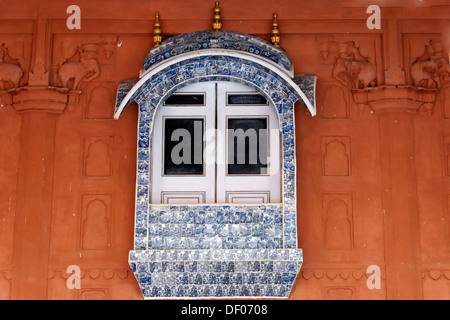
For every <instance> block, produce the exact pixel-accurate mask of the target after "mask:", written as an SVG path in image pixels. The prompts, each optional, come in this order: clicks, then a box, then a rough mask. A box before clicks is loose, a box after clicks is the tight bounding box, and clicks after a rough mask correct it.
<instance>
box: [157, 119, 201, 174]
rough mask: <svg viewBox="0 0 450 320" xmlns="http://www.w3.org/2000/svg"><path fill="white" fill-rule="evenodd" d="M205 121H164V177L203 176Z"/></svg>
mask: <svg viewBox="0 0 450 320" xmlns="http://www.w3.org/2000/svg"><path fill="white" fill-rule="evenodd" d="M203 128H204V119H186V118H177V119H175V118H165V119H164V137H163V139H164V175H203Z"/></svg>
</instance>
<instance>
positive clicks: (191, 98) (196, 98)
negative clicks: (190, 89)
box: [164, 93, 205, 106]
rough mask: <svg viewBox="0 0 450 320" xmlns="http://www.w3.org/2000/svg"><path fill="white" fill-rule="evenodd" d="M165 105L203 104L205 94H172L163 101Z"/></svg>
mask: <svg viewBox="0 0 450 320" xmlns="http://www.w3.org/2000/svg"><path fill="white" fill-rule="evenodd" d="M164 105H166V106H176V105H189V106H204V105H205V94H203V93H199V94H181V93H180V94H178V93H177V94H173V95H171V96H170V97H168V98H167V99H166V101H165V102H164Z"/></svg>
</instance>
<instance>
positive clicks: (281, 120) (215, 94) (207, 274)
mask: <svg viewBox="0 0 450 320" xmlns="http://www.w3.org/2000/svg"><path fill="white" fill-rule="evenodd" d="M315 80H316V77H315V76H314V75H298V76H294V74H293V67H292V65H291V62H290V60H289V58H288V57H287V55H286V54H285V53H284V51H283V50H281V49H279V48H277V47H275V46H273V45H271V44H270V43H268V42H266V41H263V40H261V39H258V38H256V37H253V36H249V35H244V34H240V33H235V32H221V31H220V32H209V31H202V32H194V33H189V34H183V35H179V36H176V37H172V38H170V39H168V40H166V41H165V42H163V43H162V44H161V45H160V46H158V47H156V48H154V49H152V50H151V51H150V53H149V54H148V56H147V58H146V59H145V61H144V70H143V72H142V73H141V77H140V79H138V80H127V81H123V82H122V83H121V85H120V86H119V90H118V95H117V102H116V110H115V118H116V119H118V118H119V117H120V114H121V113H122V112H123V111H124V109H125V107H126V106H127V105H128V104H129V103H130V102H132V101H133V100H134V101H136V102H137V103H138V105H139V126H138V150H137V179H136V219H135V242H134V250H133V251H131V252H130V256H129V262H130V266H131V267H132V269H133V271H134V273H135V276H136V279H137V281H138V283H139V285H140V288H141V290H142V292H143V295H144V297H145V298H183V297H184V298H209V297H210V298H212V297H287V296H288V295H289V293H290V290H291V288H292V285H293V283H294V280H295V278H296V276H297V274H298V272H299V270H300V267H301V264H302V261H303V260H302V250H301V249H299V248H297V222H296V159H295V126H294V104H295V103H296V101H297V100H299V101H300V102H301V103H303V104H304V105H305V106H306V107H307V108H308V110H309V111H310V112H311V114H312V115H314V114H315V102H314V87H315Z"/></svg>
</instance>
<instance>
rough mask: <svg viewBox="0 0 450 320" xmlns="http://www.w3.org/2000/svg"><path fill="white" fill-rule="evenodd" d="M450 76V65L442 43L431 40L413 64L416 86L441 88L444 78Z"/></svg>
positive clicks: (412, 78)
mask: <svg viewBox="0 0 450 320" xmlns="http://www.w3.org/2000/svg"><path fill="white" fill-rule="evenodd" d="M449 77H450V66H449V63H448V61H447V59H445V58H444V50H443V47H442V43H441V42H439V41H437V42H436V41H430V42H429V43H428V45H427V46H426V48H425V53H424V54H423V55H422V56H421V57H419V58H417V59H416V61H415V62H414V63H413V65H412V66H411V80H412V84H413V85H414V86H416V87H423V88H428V89H433V88H440V87H441V81H442V80H448V79H449Z"/></svg>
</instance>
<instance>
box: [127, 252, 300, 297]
mask: <svg viewBox="0 0 450 320" xmlns="http://www.w3.org/2000/svg"><path fill="white" fill-rule="evenodd" d="M302 262H303V256H302V250H301V249H212V250H201V249H200V250H135V251H131V252H130V256H129V263H130V266H131V268H132V270H133V272H134V273H135V276H136V279H137V281H138V283H139V286H140V288H141V291H142V293H143V295H144V298H145V299H170V298H175V299H180V298H183V299H189V298H191V299H200V298H213V297H221V298H249V297H257V298H264V297H267V298H287V297H288V296H289V293H290V291H291V288H292V285H293V283H294V281H295V278H296V277H297V274H298V272H299V271H300V268H301V265H302Z"/></svg>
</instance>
